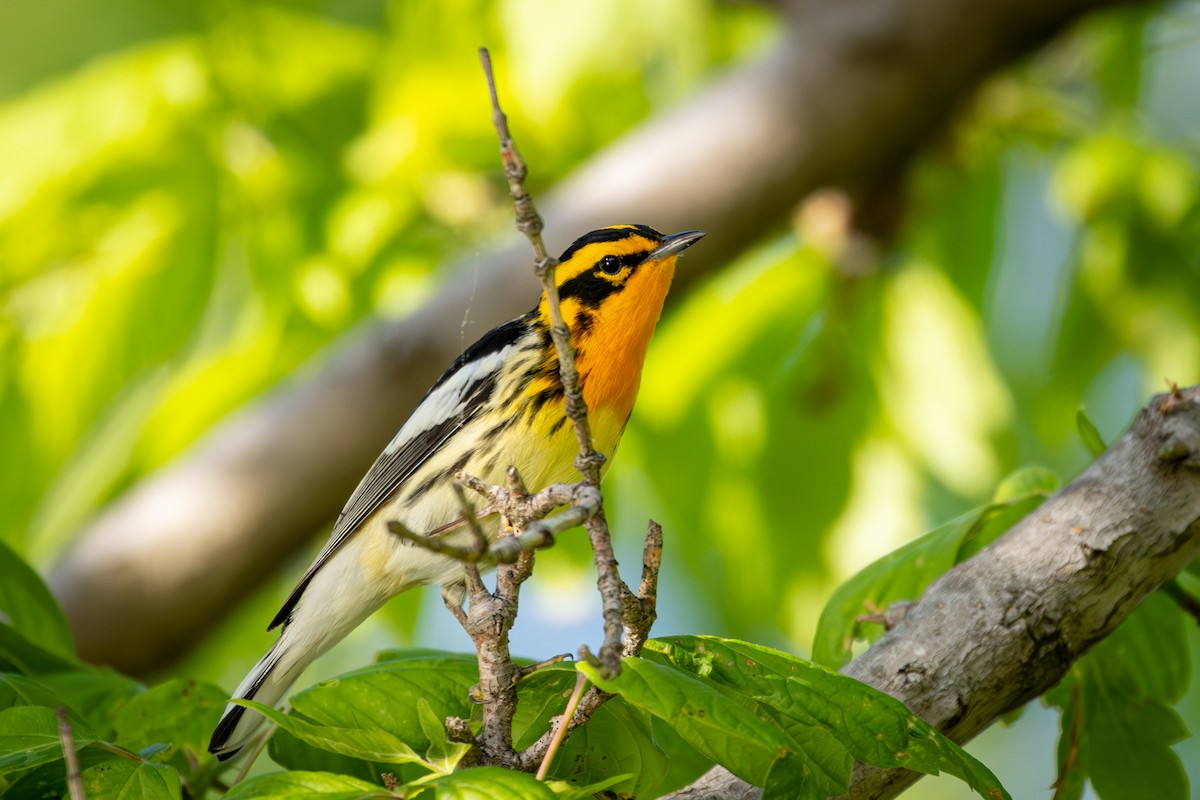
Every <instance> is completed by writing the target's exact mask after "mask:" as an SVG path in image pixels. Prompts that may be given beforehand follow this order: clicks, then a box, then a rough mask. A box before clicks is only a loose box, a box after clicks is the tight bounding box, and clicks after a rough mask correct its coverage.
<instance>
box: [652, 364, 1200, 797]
mask: <svg viewBox="0 0 1200 800" xmlns="http://www.w3.org/2000/svg"><path fill="white" fill-rule="evenodd" d="M1198 555H1200V386H1194V387H1191V388H1189V389H1185V390H1182V391H1181V392H1179V393H1178V394H1166V395H1162V396H1160V397H1156V398H1154V399H1153V400H1151V402H1150V404H1149V405H1148V406H1147V407H1146V408H1144V409H1142V411H1141V412H1139V414H1138V415H1137V417H1136V418H1135V419H1134V421H1133V424H1132V425H1131V426H1130V428H1129V430H1128V431H1127V432H1126V433H1125V434H1124V435H1123V436H1122V437H1121V439H1120V440H1119V441H1117V442H1116V444H1114V445H1113V446H1112V447H1111V448H1109V450H1108V451H1107V452H1106V453H1105V454H1104V455H1102V456H1101V457H1100V458H1099V459H1097V460H1096V461H1095V463H1093V464H1092V465H1091V466H1090V467H1088V468H1087V470H1086V471H1084V473H1083V474H1082V475H1080V476H1079V477H1078V478H1076V479H1075V480H1074V481H1072V482H1071V483H1070V485H1068V486H1067V487H1066V488H1064V489H1063V490H1062V491H1060V492H1058V493H1057V494H1055V495H1054V496H1053V497H1051V498H1050V499H1048V500H1047V501H1046V502H1045V503H1043V504H1042V506H1041V507H1039V508H1038V509H1037V510H1036V511H1034V512H1033V513H1032V514H1030V515H1029V516H1028V517H1026V518H1025V519H1024V520H1022V521H1021V522H1020V523H1018V524H1017V525H1016V526H1015V527H1014V528H1012V530H1010V531H1009V532H1008V533H1006V534H1005V535H1004V536H1003V537H1001V538H1000V539H999V540H997V541H996V542H994V543H993V544H992V545H991V546H989V547H987V548H985V549H984V550H982V551H981V552H980V553H979V554H978V555H976V556H975V557H974V558H972V559H970V560H969V561H966V562H965V563H963V564H960V565H959V566H957V567H955V568H954V569H953V570H951V571H950V572H948V573H947V574H946V575H944V576H943V577H942V578H941V579H939V580H938V581H936V582H934V583H933V584H932V585H931V586H930V587H929V589H928V590H926V592H925V594H924V595H923V596H922V597H921V598H920V600H919V601H918V602H916V603H915V604H913V605H912V606H911V607H910V608H909V609H908V613H907V614H906V615H905V617H904V619H903V621H901V622H900V623H899V624H898V625H896V627H895V628H893V629H892V630H890V631H889V632H888V633H886V634H884V636H883V638H881V639H880V640H879V641H878V642H876V643H875V644H874V645H873V646H872V647H871V648H869V649H868V650H867V651H866V652H865V653H863V654H862V655H861V656H859V657H858V658H856V659H854V661H852V662H850V663H849V664H847V665H846V667H845V669H844V670H843V671H844V672H845V673H846V674H847V675H850V676H852V677H855V678H858V679H859V680H861V681H863V682H865V683H868V684H870V685H871V686H874V687H875V688H877V689H880V690H882V691H885V692H887V693H888V694H890V695H892V696H893V697H896V698H898V699H899V700H902V701H903V702H904V703H905V704H907V705H908V707H909V708H910V709H912V710H913V711H914V712H915V713H916V714H917V715H918V716H920V717H921V718H923V719H925V720H926V721H928V722H929V723H931V724H932V725H933V726H934V727H936V728H937V729H938V730H940V731H941V732H942V733H944V734H946V735H947V736H948V737H950V738H951V739H953V740H954V741H956V742H960V743H961V742H965V741H967V740H969V739H971V738H972V737H974V736H975V735H976V734H978V733H979V732H980V731H982V730H983V729H984V728H986V727H988V726H989V725H991V724H992V723H993V722H995V721H996V719H998V718H999V717H1000V716H1001V715H1002V714H1004V713H1006V712H1008V711H1011V710H1013V709H1015V708H1019V707H1020V706H1022V705H1024V704H1025V703H1026V702H1028V701H1029V700H1031V699H1033V698H1035V697H1037V696H1038V695H1040V694H1042V693H1043V692H1045V691H1046V690H1047V689H1049V688H1050V687H1051V686H1053V685H1054V684H1055V683H1057V682H1058V681H1059V680H1060V679H1061V678H1062V677H1063V675H1065V674H1066V672H1067V670H1068V669H1069V668H1070V666H1071V664H1073V663H1074V662H1075V660H1076V659H1078V658H1079V657H1080V656H1081V655H1082V654H1083V653H1085V652H1086V651H1087V650H1088V648H1090V647H1091V646H1092V645H1094V644H1095V643H1096V642H1098V641H1099V640H1101V639H1102V638H1104V637H1105V636H1107V635H1108V634H1109V633H1110V632H1111V631H1112V630H1113V629H1114V628H1116V626H1117V625H1119V624H1120V623H1121V622H1122V621H1123V620H1124V619H1125V618H1126V617H1127V616H1128V615H1129V614H1130V612H1132V611H1133V610H1134V609H1135V608H1136V607H1137V605H1138V603H1140V602H1141V601H1142V599H1143V598H1145V597H1146V595H1147V594H1149V593H1150V592H1153V591H1154V590H1155V589H1157V588H1158V587H1160V586H1162V585H1163V584H1164V583H1165V582H1167V581H1169V580H1170V579H1171V578H1172V577H1173V576H1175V575H1176V574H1177V573H1178V572H1179V571H1180V570H1181V569H1183V567H1185V566H1186V565H1187V564H1188V562H1190V561H1192V560H1193V559H1195V558H1196V557H1197V556H1198ZM918 777H920V776H919V775H917V774H916V773H913V772H908V771H905V770H880V769H874V768H867V767H863V766H862V765H859V767H858V768H857V769H856V771H855V774H854V780H853V783H852V785H851V791H850V794H849V796H850V797H855V798H859V797H861V798H867V797H870V798H889V797H895V796H896V795H898V794H899V793H900V792H901V791H902V790H903V789H904V788H905V787H906V786H908V785H909V784H910V783H912V782H913V781H914V780H916V779H917V778H918ZM672 796H673V797H675V798H688V799H689V800H700V798H705V799H706V800H717V799H718V798H721V799H722V800H725V799H727V798H750V797H757V796H758V791H757V790H756V789H753V787H750V786H748V785H747V784H745V783H744V782H741V781H739V780H738V779H737V778H734V777H733V776H731V775H729V773H728V772H726V771H724V770H722V769H719V768H717V769H714V770H713V771H711V772H710V773H709V774H708V775H706V776H705V777H704V778H702V779H701V780H700V781H698V782H697V783H696V784H693V785H692V786H691V787H688V788H687V789H684V790H682V791H680V792H678V793H676V794H675V795H672Z"/></svg>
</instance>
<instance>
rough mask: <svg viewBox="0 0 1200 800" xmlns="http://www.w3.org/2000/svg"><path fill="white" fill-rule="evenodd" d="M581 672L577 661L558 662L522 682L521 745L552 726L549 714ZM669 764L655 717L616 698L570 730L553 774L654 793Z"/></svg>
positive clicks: (517, 738) (516, 722)
mask: <svg viewBox="0 0 1200 800" xmlns="http://www.w3.org/2000/svg"><path fill="white" fill-rule="evenodd" d="M578 675H579V673H578V672H577V671H576V669H575V667H574V666H573V665H570V664H556V665H553V666H550V667H545V668H542V669H539V670H538V671H537V672H535V673H533V674H532V675H528V676H526V677H525V678H523V679H522V680H521V683H520V684H518V686H517V711H516V714H515V715H514V718H513V737H514V742H515V743H516V747H517V748H518V749H523V748H525V747H528V746H529V745H530V744H532V743H533V742H534V741H535V740H536V739H537V738H538V737H540V736H541V735H542V734H543V733H545V732H546V731H548V730H549V729H550V726H551V718H552V717H555V716H559V715H561V714H562V713H563V711H564V710H565V708H566V705H567V697H568V695H569V694H570V693H571V690H572V689H573V688H574V686H575V679H576V677H577V676H578ZM667 766H668V760H667V754H666V753H665V752H664V751H663V749H662V748H661V747H659V745H658V742H657V741H656V736H655V733H654V731H653V729H652V725H651V717H650V716H649V715H648V714H646V713H645V712H644V711H641V710H639V709H635V708H632V707H631V706H630V705H629V704H628V703H627V702H625V700H624V699H623V698H620V697H616V698H613V699H611V700H609V701H608V702H607V703H605V704H604V705H602V706H600V708H598V709H597V710H596V711H595V712H594V713H593V714H592V717H591V719H590V720H589V721H588V723H587V725H584V726H583V727H582V728H578V729H576V730H575V731H573V732H572V733H571V735H570V736H569V737H568V738H567V740H566V742H565V743H564V744H563V745H562V748H561V749H560V750H559V752H558V755H557V756H556V757H555V759H554V763H553V764H552V765H551V768H550V773H549V776H550V777H552V778H562V779H564V780H569V781H571V782H572V783H573V784H576V785H592V784H594V783H605V784H606V785H607V786H608V788H610V789H611V790H612V791H614V792H616V793H617V794H619V795H623V796H628V797H652V796H654V790H655V788H656V787H657V786H658V785H659V784H660V783H661V782H662V778H663V776H664V775H665V773H666V770H667ZM618 778H619V780H618Z"/></svg>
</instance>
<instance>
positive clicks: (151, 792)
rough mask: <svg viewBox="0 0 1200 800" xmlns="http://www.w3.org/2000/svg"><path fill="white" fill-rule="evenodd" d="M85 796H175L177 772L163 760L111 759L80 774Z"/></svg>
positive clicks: (133, 799) (169, 799)
mask: <svg viewBox="0 0 1200 800" xmlns="http://www.w3.org/2000/svg"><path fill="white" fill-rule="evenodd" d="M80 778H81V779H82V781H83V790H84V796H85V797H87V798H88V800H141V798H145V800H178V799H179V798H180V797H181V796H182V793H181V791H180V783H179V773H178V772H176V771H175V769H174V768H173V767H170V766H168V765H166V764H149V763H146V762H144V761H130V760H129V759H110V760H108V761H105V762H103V763H100V764H95V765H93V766H91V767H88V768H87V769H85V770H84V771H83V773H82V774H81V775H80Z"/></svg>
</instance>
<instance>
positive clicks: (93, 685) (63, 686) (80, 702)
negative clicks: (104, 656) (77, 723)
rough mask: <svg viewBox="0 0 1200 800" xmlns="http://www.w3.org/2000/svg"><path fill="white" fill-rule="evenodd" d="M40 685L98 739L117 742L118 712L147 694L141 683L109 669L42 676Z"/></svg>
mask: <svg viewBox="0 0 1200 800" xmlns="http://www.w3.org/2000/svg"><path fill="white" fill-rule="evenodd" d="M37 680H38V683H39V684H40V685H41V686H43V687H44V688H45V689H46V690H47V691H48V692H50V693H51V694H52V695H53V696H54V697H56V698H59V701H60V702H62V703H65V704H66V705H67V706H68V707H69V708H72V709H74V710H76V711H78V712H79V714H80V715H81V716H82V717H83V719H85V720H86V721H87V722H88V724H89V725H90V726H91V728H92V730H94V731H95V732H96V734H97V736H100V737H103V738H106V739H116V738H117V732H116V727H115V720H116V716H117V709H119V708H120V707H121V706H123V705H124V704H125V703H126V702H128V700H129V699H130V698H131V697H133V696H135V695H137V694H140V693H141V692H144V691H145V687H143V686H142V685H141V684H140V683H138V682H137V681H135V680H133V679H132V678H126V677H125V676H124V675H119V674H117V673H116V672H113V671H112V670H110V669H95V668H93V669H75V670H73V671H71V672H57V673H54V674H52V675H41V676H39V677H38V679H37Z"/></svg>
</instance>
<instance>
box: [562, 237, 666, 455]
mask: <svg viewBox="0 0 1200 800" xmlns="http://www.w3.org/2000/svg"><path fill="white" fill-rule="evenodd" d="M674 276H675V258H674V257H671V258H668V259H664V260H663V261H660V262H656V263H650V264H645V265H643V266H642V267H640V268H639V269H638V271H637V272H636V273H635V274H633V275H632V276H630V278H629V285H628V286H626V287H625V289H624V291H622V292H620V293H619V294H617V295H614V296H612V297H610V298H607V300H606V301H605V302H604V303H603V304H601V305H600V307H599V308H596V309H594V310H590V311H589V310H587V309H584V308H580V307H579V304H578V303H577V302H576V301H572V302H571V305H573V306H574V308H572V309H570V313H568V309H566V308H564V309H563V317H564V319H566V320H568V325H569V326H570V327H571V330H572V336H571V340H572V343H573V344H574V345H575V350H576V363H577V366H578V368H579V377H580V383H581V384H582V386H583V399H584V401H585V402H587V406H588V409H589V410H591V411H592V413H593V414H595V415H600V414H604V415H606V416H609V417H611V418H612V419H613V421H614V423H615V424H617V425H618V426H619V428H618V430H617V431H616V432H615V433H616V435H617V436H618V437H619V436H620V428H624V426H625V420H626V419H628V417H629V412H630V411H632V410H633V402H634V400H635V399H637V392H638V386H639V385H640V384H641V381H642V364H643V363H644V362H645V360H646V349H647V348H648V347H649V345H650V337H651V336H653V335H654V327H655V325H657V324H658V318H659V316H660V315H661V314H662V307H663V301H664V300H665V299H666V296H667V290H668V289H670V288H671V279H672V278H673V277H674Z"/></svg>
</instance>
